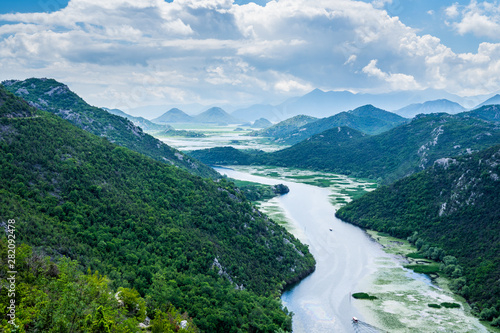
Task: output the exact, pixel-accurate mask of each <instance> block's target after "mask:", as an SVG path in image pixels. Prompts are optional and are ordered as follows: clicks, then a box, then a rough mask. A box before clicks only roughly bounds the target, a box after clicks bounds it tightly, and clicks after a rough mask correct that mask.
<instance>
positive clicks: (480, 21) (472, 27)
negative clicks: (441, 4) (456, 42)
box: [445, 0, 500, 40]
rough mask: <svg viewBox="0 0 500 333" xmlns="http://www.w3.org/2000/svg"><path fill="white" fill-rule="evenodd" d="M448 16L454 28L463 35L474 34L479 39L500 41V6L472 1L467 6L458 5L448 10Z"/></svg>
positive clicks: (495, 3)
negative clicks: (453, 20) (486, 38)
mask: <svg viewBox="0 0 500 333" xmlns="http://www.w3.org/2000/svg"><path fill="white" fill-rule="evenodd" d="M445 13H446V15H447V16H448V17H449V18H451V19H457V21H455V22H452V23H451V25H452V26H453V28H454V29H455V30H456V31H457V32H458V33H459V34H461V35H465V34H468V33H472V34H474V35H475V36H478V37H488V38H492V39H494V40H499V39H500V35H499V34H498V32H499V31H500V4H499V3H498V2H497V1H495V2H489V1H481V2H478V1H476V0H471V2H470V4H469V5H467V6H461V7H459V6H458V4H456V3H455V4H453V5H452V6H450V7H448V8H446V10H445Z"/></svg>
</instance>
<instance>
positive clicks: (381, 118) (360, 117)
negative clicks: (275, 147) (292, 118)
mask: <svg viewBox="0 0 500 333" xmlns="http://www.w3.org/2000/svg"><path fill="white" fill-rule="evenodd" d="M406 121H407V119H405V118H403V117H401V116H398V115H397V114H394V113H392V112H388V111H385V110H382V109H378V108H376V107H374V106H373V105H365V106H362V107H359V108H357V109H354V110H352V111H347V112H341V113H338V114H336V115H334V116H331V117H328V118H322V119H318V120H317V121H315V122H311V123H308V124H305V125H303V126H300V127H298V128H297V129H295V130H293V131H291V132H289V133H286V134H284V135H279V136H278V135H275V136H274V140H275V141H276V142H279V143H283V144H295V143H298V142H300V141H303V140H305V139H307V138H309V137H311V136H313V135H315V134H318V133H321V132H323V131H326V130H328V129H330V128H334V127H339V126H346V127H350V128H352V129H355V130H358V131H361V132H363V133H366V134H379V133H382V132H384V131H387V130H389V129H391V128H393V127H396V126H397V125H399V124H402V123H404V122H406Z"/></svg>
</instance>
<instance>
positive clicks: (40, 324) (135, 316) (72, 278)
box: [0, 224, 199, 333]
mask: <svg viewBox="0 0 500 333" xmlns="http://www.w3.org/2000/svg"><path fill="white" fill-rule="evenodd" d="M13 225H15V224H13ZM7 249H8V243H7V241H6V240H5V239H1V238H0V263H1V265H0V277H1V278H2V280H5V279H7V278H8V277H10V276H11V274H10V273H8V270H7V267H8V265H7V256H8V254H7V253H8V251H7ZM16 271H17V274H16V282H17V283H16V288H15V300H16V303H17V304H16V307H15V316H16V317H15V318H14V323H15V325H12V324H10V323H8V322H7V321H8V320H10V319H11V318H9V317H2V319H1V320H0V328H2V329H3V330H2V332H8V333H10V332H64V333H66V332H92V333H94V332H95V333H105V332H124V333H125V332H135V331H137V330H138V329H137V328H138V327H139V325H140V324H141V323H143V322H144V321H145V320H146V318H147V317H146V315H148V316H149V317H148V318H149V319H150V322H149V324H148V325H145V326H146V327H147V326H149V327H147V328H148V331H150V332H153V333H160V332H179V331H180V328H181V327H182V326H184V329H183V330H182V332H192V333H195V332H199V329H198V328H197V327H196V325H195V324H194V323H193V321H192V318H189V316H188V315H187V313H181V312H180V311H178V310H177V309H176V308H175V307H173V306H172V305H170V306H169V307H168V308H166V309H165V310H164V311H162V310H161V309H160V308H157V309H156V310H155V311H153V312H152V313H146V300H145V299H144V298H142V297H141V296H140V295H139V293H138V292H137V290H135V289H129V288H119V289H118V291H116V292H115V291H114V290H112V289H111V288H110V281H109V279H107V278H106V277H105V276H102V275H100V274H99V273H97V272H90V271H88V272H87V273H83V272H82V271H81V268H80V267H79V265H78V262H76V261H71V260H69V259H67V258H64V259H62V260H59V262H57V263H54V262H52V261H51V260H50V257H43V256H42V255H40V254H39V253H35V252H33V250H32V248H31V247H30V246H28V245H26V244H22V245H20V246H17V248H16ZM4 289H5V288H4ZM10 299H12V297H10V296H9V295H8V294H7V293H4V292H0V304H2V305H4V304H9V303H10ZM6 312H7V311H2V313H6ZM6 318H7V319H6ZM183 322H184V323H183Z"/></svg>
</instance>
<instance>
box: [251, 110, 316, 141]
mask: <svg viewBox="0 0 500 333" xmlns="http://www.w3.org/2000/svg"><path fill="white" fill-rule="evenodd" d="M316 120H318V118H315V117H311V116H305V115H298V116H295V117H292V118H289V119H286V120H283V121H280V122H279V123H277V124H274V125H273V126H271V127H269V128H265V129H262V130H259V131H253V132H250V133H249V134H248V135H250V136H266V137H271V138H280V137H284V136H287V135H289V134H290V133H293V132H295V131H296V130H297V129H299V128H300V127H301V126H304V125H306V124H309V123H312V122H315V121H316Z"/></svg>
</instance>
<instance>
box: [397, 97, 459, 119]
mask: <svg viewBox="0 0 500 333" xmlns="http://www.w3.org/2000/svg"><path fill="white" fill-rule="evenodd" d="M463 111H465V108H464V107H463V106H461V105H460V104H458V103H455V102H452V101H449V100H447V99H437V100H435V101H427V102H425V103H415V104H410V105H408V106H405V107H404V108H401V109H399V110H396V111H394V113H397V114H398V115H400V116H402V117H405V118H413V117H415V116H416V115H417V114H420V113H424V114H428V113H441V112H445V113H449V114H456V113H459V112H463Z"/></svg>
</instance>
